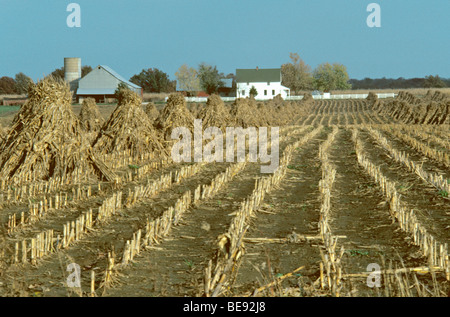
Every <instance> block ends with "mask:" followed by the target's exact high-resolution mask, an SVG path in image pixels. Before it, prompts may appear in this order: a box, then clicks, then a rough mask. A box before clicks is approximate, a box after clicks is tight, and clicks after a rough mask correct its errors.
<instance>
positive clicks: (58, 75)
mask: <svg viewBox="0 0 450 317" xmlns="http://www.w3.org/2000/svg"><path fill="white" fill-rule="evenodd" d="M50 76H53V77H55V78H59V79H62V80H64V77H65V76H64V66H63V67H61V68H57V69H55V70H54V71H53V72H51V74H50Z"/></svg>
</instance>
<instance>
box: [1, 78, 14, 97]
mask: <svg viewBox="0 0 450 317" xmlns="http://www.w3.org/2000/svg"><path fill="white" fill-rule="evenodd" d="M16 93H17V91H16V82H15V81H14V79H13V78H11V77H7V76H4V77H2V78H0V95H14V94H16Z"/></svg>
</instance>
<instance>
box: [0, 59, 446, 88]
mask: <svg viewBox="0 0 450 317" xmlns="http://www.w3.org/2000/svg"><path fill="white" fill-rule="evenodd" d="M289 58H290V62H288V63H285V64H283V65H281V76H282V85H283V86H286V87H288V88H290V89H291V94H292V95H297V94H303V93H305V92H310V91H313V90H319V91H322V92H329V91H331V90H349V89H353V90H357V89H408V88H444V87H450V78H449V79H445V78H440V77H439V76H438V75H435V76H433V75H429V76H425V77H424V78H410V79H405V78H403V77H400V78H397V79H391V78H384V77H383V78H376V79H372V78H364V79H360V80H359V79H350V78H349V75H348V73H347V68H346V67H345V66H344V65H342V64H339V63H333V64H330V63H322V64H320V65H318V66H317V67H316V68H315V69H312V68H311V67H310V66H309V65H307V64H306V63H305V62H304V61H303V60H302V59H301V58H300V56H299V54H298V53H290V54H289ZM90 71H92V67H91V66H88V65H85V66H83V67H82V68H81V77H84V76H86V75H87V74H88V73H89V72H90ZM50 75H52V76H54V77H57V78H61V79H64V67H61V68H57V69H55V70H54V71H53V72H52V73H51V74H50ZM175 77H176V80H171V79H170V78H169V75H168V74H167V73H165V72H163V71H162V70H160V69H158V68H148V69H143V70H142V71H141V72H140V73H139V74H135V75H133V76H132V77H131V78H130V82H132V83H134V84H136V85H138V86H140V87H142V88H143V89H144V92H149V93H172V92H175V91H177V88H178V90H181V91H185V92H186V93H187V94H188V95H195V94H196V93H197V92H199V91H204V92H206V93H208V94H213V93H217V92H218V91H219V90H220V89H221V88H223V87H225V80H230V81H231V87H229V88H231V89H235V88H236V77H235V74H233V73H230V74H228V75H225V74H224V73H222V72H220V71H219V70H218V69H217V66H215V65H209V64H207V63H201V64H199V65H198V67H197V68H194V67H190V66H189V65H187V64H183V65H181V66H180V68H179V69H178V70H177V72H176V73H175ZM30 83H33V80H32V79H31V78H30V77H28V76H27V75H25V74H24V73H22V72H20V73H18V74H16V75H15V78H11V77H7V76H4V77H1V78H0V94H26V93H27V91H28V85H29V84H30ZM177 85H178V87H177Z"/></svg>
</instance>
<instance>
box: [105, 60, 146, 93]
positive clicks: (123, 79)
mask: <svg viewBox="0 0 450 317" xmlns="http://www.w3.org/2000/svg"><path fill="white" fill-rule="evenodd" d="M100 67H102V68H103V69H104V70H106V71H107V72H108V73H110V74H111V75H113V76H114V77H116V78H117V79H118V80H120V81H122V82H124V83H125V84H127V85H128V86H131V87H133V88H137V89H138V88H141V87H139V86H138V85H136V84H133V83H132V82H130V81H128V80H126V79H125V78H123V77H122V76H120V75H119V74H118V73H116V72H115V71H114V70H113V69H112V68H111V67H109V66H106V65H100Z"/></svg>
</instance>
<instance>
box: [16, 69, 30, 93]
mask: <svg viewBox="0 0 450 317" xmlns="http://www.w3.org/2000/svg"><path fill="white" fill-rule="evenodd" d="M15 82H16V91H17V93H18V94H21V95H23V94H26V93H27V92H28V86H30V84H33V83H34V82H33V80H32V79H31V78H30V77H28V76H27V75H25V74H24V73H22V72H20V73H18V74H16V76H15Z"/></svg>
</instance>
